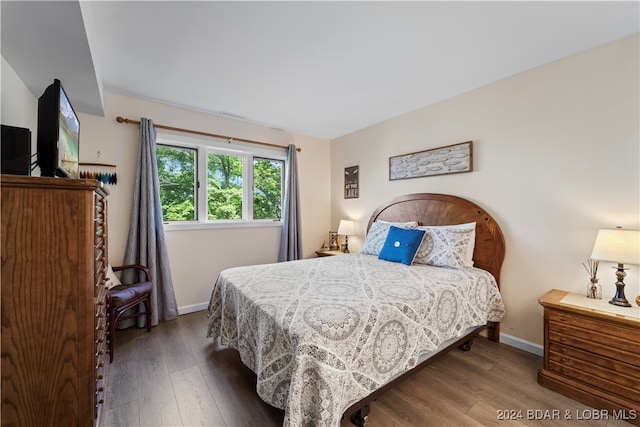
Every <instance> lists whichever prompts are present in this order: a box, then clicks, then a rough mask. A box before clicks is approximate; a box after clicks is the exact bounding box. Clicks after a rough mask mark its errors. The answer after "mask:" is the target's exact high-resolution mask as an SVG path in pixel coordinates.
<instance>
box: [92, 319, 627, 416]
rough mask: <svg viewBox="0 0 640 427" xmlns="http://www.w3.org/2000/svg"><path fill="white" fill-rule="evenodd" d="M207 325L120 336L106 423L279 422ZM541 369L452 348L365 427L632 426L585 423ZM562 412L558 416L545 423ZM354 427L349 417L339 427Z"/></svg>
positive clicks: (502, 354)
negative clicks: (542, 380)
mask: <svg viewBox="0 0 640 427" xmlns="http://www.w3.org/2000/svg"><path fill="white" fill-rule="evenodd" d="M206 324H207V317H206V312H205V311H200V312H197V313H191V314H187V315H183V316H180V317H179V318H178V319H176V320H173V321H170V322H163V323H161V324H160V325H158V326H157V327H155V328H153V329H152V331H151V332H146V329H137V328H130V329H126V330H121V331H116V337H115V339H116V341H115V344H116V346H115V358H114V361H113V363H112V364H111V366H110V371H109V382H108V393H107V402H106V413H105V419H104V425H105V426H126V427H133V426H238V427H240V426H260V427H268V426H280V425H282V421H283V418H284V413H283V411H281V410H279V409H276V408H273V407H271V406H269V405H267V404H266V403H264V402H263V401H262V400H261V399H260V398H259V397H258V396H257V394H256V392H255V375H253V373H252V372H251V371H250V370H249V369H248V368H246V367H245V366H244V365H243V364H242V363H241V362H240V359H239V357H238V353H237V352H236V351H235V350H232V349H227V348H223V347H220V346H218V345H216V344H214V342H213V340H211V339H209V338H206V337H205V333H206ZM541 327H542V325H541ZM541 363H542V358H540V357H538V356H535V355H533V354H530V353H527V352H524V351H521V350H518V349H515V348H513V347H509V346H507V345H504V344H495V343H492V342H490V341H488V340H486V339H484V338H478V339H476V340H475V341H474V344H473V347H472V349H471V351H470V352H462V351H458V350H454V351H452V352H450V353H449V354H448V355H447V356H445V357H442V358H440V359H438V360H437V361H435V362H434V363H433V364H431V365H429V366H428V367H427V368H425V369H423V370H422V371H421V372H420V373H418V374H417V375H415V376H413V377H412V378H410V379H409V380H407V381H405V382H403V383H402V384H400V385H399V386H398V387H397V388H395V389H393V390H391V391H390V392H388V393H386V394H384V395H383V396H382V397H381V398H380V399H378V400H377V401H376V402H374V403H373V404H372V405H371V413H370V415H369V417H368V419H367V426H368V427H383V426H384V427H390V426H397V427H415V426H424V427H428V426H434V427H445V426H452V427H453V426H455V427H464V426H496V425H508V426H514V427H515V426H536V427H542V426H561V425H566V426H594V427H597V426H600V427H614V426H630V424H628V423H625V422H623V421H616V420H611V419H609V420H594V419H587V418H593V417H592V416H591V414H593V413H592V412H591V411H592V410H591V408H589V407H588V406H585V405H582V404H580V403H578V402H576V401H574V400H571V399H569V398H567V397H564V396H562V395H560V394H557V393H554V392H552V391H550V390H547V389H545V388H543V387H540V386H539V385H538V383H537V381H536V375H537V371H538V368H539V367H540V365H541ZM528 411H534V412H528ZM552 411H558V412H552ZM520 414H521V415H522V417H521V418H520V417H519V415H520ZM556 414H557V415H558V418H559V419H544V418H545V415H546V416H548V418H555V415H556ZM567 415H570V416H571V420H568V419H567ZM501 416H502V417H501ZM500 418H502V419H500ZM577 418H582V419H581V420H580V419H577ZM351 425H352V424H351V423H350V422H349V421H348V420H343V421H342V426H341V427H347V426H351Z"/></svg>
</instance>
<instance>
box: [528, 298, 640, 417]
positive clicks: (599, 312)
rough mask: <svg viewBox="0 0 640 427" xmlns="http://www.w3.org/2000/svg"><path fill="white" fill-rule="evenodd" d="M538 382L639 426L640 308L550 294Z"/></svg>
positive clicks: (545, 300) (544, 303) (542, 300)
mask: <svg viewBox="0 0 640 427" xmlns="http://www.w3.org/2000/svg"><path fill="white" fill-rule="evenodd" d="M538 302H539V303H540V304H541V305H542V306H543V307H544V366H543V367H542V368H540V371H539V372H538V383H539V384H540V385H542V386H544V387H546V388H548V389H551V390H553V391H556V392H558V393H561V394H564V395H565V396H569V397H570V398H572V399H575V400H578V401H580V402H582V403H585V404H587V405H589V406H591V407H593V408H596V409H601V410H607V411H608V412H609V416H610V417H611V416H614V417H617V418H618V419H624V420H625V421H628V422H630V423H631V424H635V425H640V416H639V414H640V388H638V384H640V357H638V353H639V352H640V309H639V308H638V307H629V308H626V307H624V308H623V307H617V306H614V305H611V304H609V303H608V302H607V300H605V299H601V300H595V299H591V298H587V297H586V296H584V295H580V294H570V293H568V292H565V291H559V290H556V289H554V290H551V291H549V292H547V293H546V294H544V295H543V296H541V297H540V298H539V299H538Z"/></svg>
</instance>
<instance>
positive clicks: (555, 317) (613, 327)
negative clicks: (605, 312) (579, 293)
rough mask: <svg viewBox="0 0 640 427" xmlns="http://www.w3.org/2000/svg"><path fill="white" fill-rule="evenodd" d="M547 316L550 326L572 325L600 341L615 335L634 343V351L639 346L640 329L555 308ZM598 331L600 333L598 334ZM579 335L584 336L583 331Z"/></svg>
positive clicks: (622, 340) (606, 341)
mask: <svg viewBox="0 0 640 427" xmlns="http://www.w3.org/2000/svg"><path fill="white" fill-rule="evenodd" d="M548 317H549V325H550V326H551V325H552V324H557V325H564V326H573V327H575V328H576V329H573V330H574V331H575V330H579V331H584V332H586V334H587V336H589V337H590V338H592V339H594V340H598V341H600V342H605V343H609V342H610V340H611V339H612V338H614V337H615V338H619V339H620V342H624V343H629V345H634V344H635V346H634V347H633V348H634V349H635V350H636V352H637V351H638V349H639V348H640V329H637V328H633V327H630V326H625V325H620V324H618V323H613V322H607V321H604V320H597V319H591V318H588V317H586V316H580V315H578V314H574V313H566V312H562V311H555V310H549V311H548ZM598 331H600V332H601V334H598ZM592 334H593V335H592ZM603 335H604V338H603ZM579 336H584V333H583V334H580V335H579Z"/></svg>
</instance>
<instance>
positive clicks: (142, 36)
mask: <svg viewBox="0 0 640 427" xmlns="http://www.w3.org/2000/svg"><path fill="white" fill-rule="evenodd" d="M65 7H67V8H68V9H71V10H66V11H65V10H63V9H62V8H61V6H60V4H59V2H42V3H40V2H15V3H14V2H8V1H2V56H3V57H4V58H5V59H6V60H7V62H8V63H9V64H10V65H11V66H12V68H14V70H15V71H16V72H17V73H18V75H19V76H20V77H21V78H22V79H23V81H25V83H26V84H27V86H28V87H29V88H30V89H31V90H32V91H33V92H34V94H35V95H36V96H39V95H40V94H41V93H42V91H43V90H44V88H45V87H46V85H47V84H49V83H50V82H51V81H53V78H54V77H58V78H60V80H61V81H62V82H63V85H64V86H65V89H67V92H69V96H70V98H71V100H72V102H73V103H74V106H75V107H76V109H77V110H80V111H84V112H88V113H91V114H101V113H102V111H103V104H102V102H103V101H102V92H103V85H104V90H105V91H110V92H116V93H121V94H125V95H130V96H135V97H139V98H145V99H152V100H157V101H160V102H165V103H169V104H174V105H179V106H184V107H188V108H192V109H196V110H200V111H206V112H211V113H216V114H220V113H223V114H225V113H226V114H233V115H237V116H242V117H245V118H246V119H247V120H250V121H252V122H257V123H263V124H267V125H269V126H273V127H278V128H284V129H287V130H291V131H294V132H299V133H303V134H307V135H312V136H317V137H321V138H328V139H332V138H336V137H339V136H342V135H345V134H348V133H351V132H354V131H356V130H358V129H361V128H364V127H366V126H369V125H371V124H374V123H377V122H379V121H382V120H385V119H389V118H391V117H395V116H398V115H400V114H403V113H406V112H409V111H413V110H415V109H418V108H421V107H424V106H426V105H429V104H432V103H435V102H438V101H440V100H443V99H447V98H450V97H452V96H455V95H458V94H461V93H464V92H467V91H469V90H472V89H474V88H477V87H480V86H482V85H485V84H488V83H491V82H494V81H497V80H500V79H503V78H505V77H508V76H511V75H514V74H516V73H520V72H522V71H526V70H529V69H531V68H534V67H537V66H539V65H542V64H545V63H548V62H551V61H554V60H556V59H559V58H562V57H564V56H567V55H571V54H573V53H576V52H580V51H583V50H586V49H590V48H592V47H595V46H599V45H602V44H604V43H607V42H609V41H613V40H616V39H619V38H622V37H625V36H627V35H630V34H633V33H636V32H638V31H640V3H639V2H637V1H626V2H614V1H604V2H593V1H587V2H578V1H569V2H557V1H538V2H520V1H514V2H507V1H500V2H480V1H472V2H462V1H448V2H436V1H423V2H418V1H413V2H368V1H357V2H337V1H326V2H304V1H300V2H270V1H258V2H219V1H198V2H185V1H160V2H150V1H140V2H137V1H135V2H134V1H91V2H80V3H78V2H77V1H74V2H67V4H66V5H65ZM80 11H81V13H80ZM80 16H81V17H82V18H83V19H79V18H80ZM54 19H55V22H54V21H52V20H54ZM54 57H57V58H59V59H58V61H57V62H56V60H55V59H53V58H54ZM45 58H46V60H45ZM60 58H62V59H60ZM47 61H48V62H47Z"/></svg>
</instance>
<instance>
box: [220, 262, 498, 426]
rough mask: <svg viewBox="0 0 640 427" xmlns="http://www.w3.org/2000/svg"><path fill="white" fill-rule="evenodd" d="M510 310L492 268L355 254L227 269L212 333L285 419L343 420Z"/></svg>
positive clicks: (327, 422) (327, 423)
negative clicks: (424, 358) (445, 347)
mask: <svg viewBox="0 0 640 427" xmlns="http://www.w3.org/2000/svg"><path fill="white" fill-rule="evenodd" d="M503 317H504V306H503V303H502V298H501V296H500V293H499V291H498V288H497V285H496V282H495V279H494V278H493V276H491V274H489V273H488V272H486V271H484V270H480V269H477V268H466V269H462V270H453V269H447V268H442V267H431V266H427V265H414V266H411V267H409V266H406V265H404V264H399V263H392V262H388V261H382V260H379V259H378V258H377V257H375V256H371V255H363V254H348V255H342V256H334V257H323V258H313V259H305V260H300V261H291V262H286V263H276V264H267V265H256V266H249V267H237V268H231V269H228V270H225V271H223V272H222V273H220V275H219V276H218V279H217V280H216V283H215V285H214V289H213V292H212V294H211V300H210V302H209V326H208V333H207V336H209V337H219V338H220V342H221V343H222V344H223V345H227V346H230V347H233V348H235V349H237V350H238V352H239V353H240V358H241V360H242V362H243V363H244V364H245V365H246V366H248V367H249V368H250V369H252V370H253V371H254V372H255V373H256V375H257V385H256V389H257V392H258V395H259V396H260V397H261V398H262V399H263V400H264V401H265V402H267V403H269V404H271V405H273V406H275V407H277V408H281V409H284V410H285V420H284V425H285V426H303V425H317V426H338V425H339V424H340V419H341V417H342V414H343V412H344V411H345V410H346V409H347V408H348V407H349V406H351V405H352V404H353V403H355V402H357V401H359V400H361V399H362V398H364V397H365V396H367V395H369V394H371V392H373V391H374V390H376V389H377V388H379V387H381V386H382V385H384V384H385V383H387V382H388V381H390V380H391V379H392V378H394V377H395V376H397V375H398V374H399V373H401V372H404V371H406V370H408V369H410V368H412V367H413V366H415V365H416V364H417V362H418V359H419V357H420V356H421V355H423V354H424V353H427V352H430V351H433V350H434V349H436V347H437V346H438V345H439V344H440V343H442V342H444V341H446V340H448V339H450V338H454V337H459V336H462V334H463V332H464V331H465V329H467V328H469V327H472V326H481V325H484V324H486V323H487V321H492V322H499V321H501V320H502V319H503Z"/></svg>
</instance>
